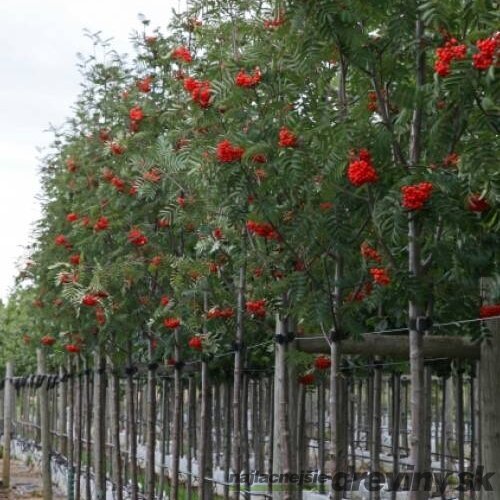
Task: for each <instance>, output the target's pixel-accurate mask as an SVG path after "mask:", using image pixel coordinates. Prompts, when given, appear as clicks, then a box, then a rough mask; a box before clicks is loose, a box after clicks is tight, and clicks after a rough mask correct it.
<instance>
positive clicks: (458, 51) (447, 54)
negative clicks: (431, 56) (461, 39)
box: [434, 38, 467, 77]
mask: <svg viewBox="0 0 500 500" xmlns="http://www.w3.org/2000/svg"><path fill="white" fill-rule="evenodd" d="M466 53H467V47H466V46H465V45H464V44H462V45H459V44H458V41H457V40H456V39H455V38H450V39H449V40H448V41H447V42H446V43H445V44H444V45H443V46H442V47H438V48H437V49H436V62H435V63H434V70H435V71H436V73H437V74H438V75H439V76H441V77H445V76H448V75H449V74H450V67H451V63H452V61H454V60H462V59H465V56H466Z"/></svg>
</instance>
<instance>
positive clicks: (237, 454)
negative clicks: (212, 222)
mask: <svg viewBox="0 0 500 500" xmlns="http://www.w3.org/2000/svg"><path fill="white" fill-rule="evenodd" d="M244 311H245V268H244V267H242V268H241V269H240V273H239V283H238V307H237V315H236V339H235V352H234V380H233V384H234V385H233V446H232V451H231V456H232V461H233V467H232V469H233V475H234V479H235V481H234V485H233V495H232V497H233V498H234V499H235V500H238V499H239V496H240V476H241V432H240V429H241V376H242V370H243V357H242V348H243V328H244V325H243V315H244Z"/></svg>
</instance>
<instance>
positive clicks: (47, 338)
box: [40, 335, 56, 347]
mask: <svg viewBox="0 0 500 500" xmlns="http://www.w3.org/2000/svg"><path fill="white" fill-rule="evenodd" d="M40 343H41V344H42V345H46V346H48V347H50V346H53V345H54V344H55V343H56V339H55V338H54V337H52V336H51V335H44V336H43V337H42V338H41V339H40Z"/></svg>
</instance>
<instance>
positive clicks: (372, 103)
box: [367, 90, 378, 113]
mask: <svg viewBox="0 0 500 500" xmlns="http://www.w3.org/2000/svg"><path fill="white" fill-rule="evenodd" d="M367 107H368V111H371V112H372V113H374V112H375V111H377V109H378V104H377V93H376V92H374V91H373V90H372V91H371V92H368V106H367Z"/></svg>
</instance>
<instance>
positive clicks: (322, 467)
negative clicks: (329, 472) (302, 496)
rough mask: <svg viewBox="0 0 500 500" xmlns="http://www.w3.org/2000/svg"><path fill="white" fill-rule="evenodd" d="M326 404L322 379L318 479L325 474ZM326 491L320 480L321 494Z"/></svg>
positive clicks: (319, 390)
mask: <svg viewBox="0 0 500 500" xmlns="http://www.w3.org/2000/svg"><path fill="white" fill-rule="evenodd" d="M325 406H326V402H325V381H324V379H323V378H321V379H320V382H319V386H318V477H320V478H321V477H322V476H323V475H324V474H325V458H326V453H325V441H326V429H325V412H326V408H325ZM325 491H326V488H325V483H324V481H321V480H320V483H319V492H320V493H321V494H324V493H325Z"/></svg>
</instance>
